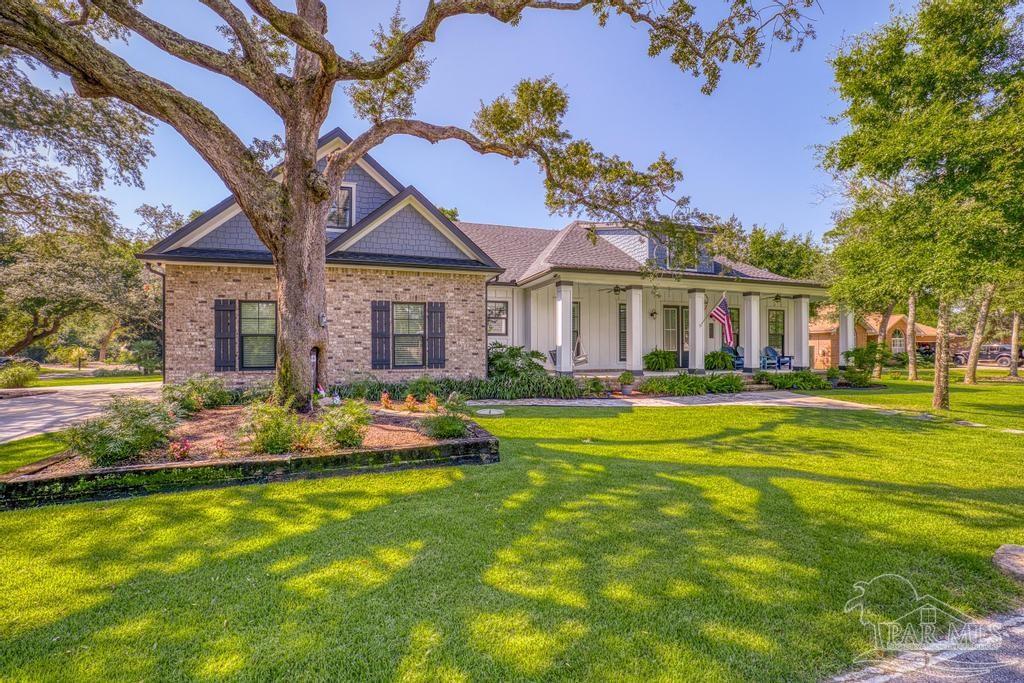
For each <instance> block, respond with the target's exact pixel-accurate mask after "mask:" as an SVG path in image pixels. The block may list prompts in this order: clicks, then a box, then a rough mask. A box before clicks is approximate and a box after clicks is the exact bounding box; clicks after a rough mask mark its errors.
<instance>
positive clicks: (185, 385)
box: [162, 375, 235, 417]
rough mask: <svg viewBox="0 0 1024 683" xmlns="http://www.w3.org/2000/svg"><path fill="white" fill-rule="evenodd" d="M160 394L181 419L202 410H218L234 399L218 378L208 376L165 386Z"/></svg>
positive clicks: (197, 376) (200, 376)
mask: <svg viewBox="0 0 1024 683" xmlns="http://www.w3.org/2000/svg"><path fill="white" fill-rule="evenodd" d="M162 394H163V399H164V401H165V402H166V403H167V404H168V405H170V406H171V409H172V410H174V412H175V413H176V414H177V415H179V416H181V417H189V416H190V415H193V414H195V413H198V412H199V411H200V410H203V409H204V408H219V407H220V406H225V405H228V404H229V403H232V402H234V399H235V395H234V394H232V393H231V392H230V391H228V390H227V388H226V387H225V386H224V382H223V381H221V379H220V378H217V377H210V376H209V375H196V376H194V377H189V378H188V379H187V380H185V381H184V382H180V383H178V384H165V385H164V388H163V390H162Z"/></svg>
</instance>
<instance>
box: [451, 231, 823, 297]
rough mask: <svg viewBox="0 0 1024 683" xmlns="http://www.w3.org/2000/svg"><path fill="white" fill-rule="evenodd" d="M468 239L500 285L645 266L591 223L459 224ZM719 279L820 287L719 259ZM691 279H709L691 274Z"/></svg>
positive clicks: (717, 259)
mask: <svg viewBox="0 0 1024 683" xmlns="http://www.w3.org/2000/svg"><path fill="white" fill-rule="evenodd" d="M457 225H458V226H459V228H461V229H462V231H463V232H464V233H466V235H468V236H469V238H470V239H471V240H473V241H474V242H475V243H476V244H477V245H479V246H480V248H481V249H483V250H484V251H485V252H487V254H488V255H489V256H490V257H491V258H492V259H494V261H495V262H497V264H498V265H499V266H500V267H502V268H504V269H505V273H504V274H503V275H502V276H501V277H500V278H499V280H498V281H499V282H509V283H515V282H521V281H523V280H526V279H529V278H531V277H534V276H536V275H540V274H542V273H545V272H547V271H549V270H556V269H559V268H564V269H568V270H573V269H576V270H596V271H608V272H625V273H633V272H639V271H640V270H641V267H642V264H641V263H640V262H639V261H637V260H636V259H634V258H633V257H631V256H629V255H628V254H627V253H626V252H624V251H622V250H621V249H619V248H618V247H616V246H615V245H614V244H612V243H611V242H610V241H608V240H606V239H604V238H602V237H598V238H597V239H596V241H591V239H590V236H589V235H588V233H587V230H586V224H585V223H581V222H573V223H570V224H569V225H567V226H566V227H564V228H562V229H561V230H546V229H542V228H518V227H514V226H511V225H491V224H488V223H465V222H460V223H457ZM714 260H715V263H716V264H718V267H717V268H716V269H715V270H716V272H715V274H714V276H712V277H716V278H722V277H738V278H742V279H745V280H762V281H766V282H778V283H790V284H815V283H811V282H808V281H805V280H794V279H791V278H787V277H783V276H781V275H777V274H775V273H772V272H770V271H767V270H765V269H763V268H757V267H755V266H752V265H750V264H747V263H740V262H739V261H733V260H730V259H727V258H724V257H715V259H714ZM685 275H686V276H687V277H697V278H699V277H707V275H705V274H702V273H697V272H690V271H686V272H685Z"/></svg>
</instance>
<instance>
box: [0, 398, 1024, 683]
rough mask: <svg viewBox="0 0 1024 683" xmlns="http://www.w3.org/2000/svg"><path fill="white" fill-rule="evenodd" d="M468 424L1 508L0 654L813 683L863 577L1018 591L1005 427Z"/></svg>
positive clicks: (250, 672) (979, 599)
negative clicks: (350, 457) (486, 462)
mask: <svg viewBox="0 0 1024 683" xmlns="http://www.w3.org/2000/svg"><path fill="white" fill-rule="evenodd" d="M1010 396H1011V397H1013V398H1014V399H1015V400H1016V401H1021V400H1024V389H1016V392H1015V393H1014V392H1013V391H1011V394H1010ZM1008 419H1009V418H1008ZM485 425H486V426H487V427H488V428H489V429H491V430H492V431H493V432H495V433H496V434H497V435H498V436H499V437H500V438H501V439H502V462H501V463H500V464H497V465H493V466H486V467H479V466H477V467H466V468H458V469H454V468H452V469H428V470H410V471H404V472H397V473H392V474H385V475H364V476H356V477H349V478H343V479H321V480H313V481H298V482H291V483H285V484H272V485H264V486H246V487H235V488H225V489H215V490H205V491H195V492H190V493H178V494H170V495H157V496H148V497H141V498H136V499H130V500H122V501H114V502H106V503H88V504H77V505H67V506H58V507H49V508H40V509H34V510H21V511H16V512H8V513H2V514H0V536H2V537H3V538H4V539H5V542H4V544H3V546H2V549H0V595H3V596H4V600H3V601H0V671H3V672H4V674H3V675H4V677H5V678H10V679H53V678H56V679H68V680H70V679H91V680H101V679H109V678H121V679H132V680H138V679H152V678H202V679H211V678H244V679H249V680H270V679H283V678H289V679H302V680H304V679H359V680H393V679H402V680H419V679H430V680H434V679H442V680H481V679H483V680H522V679H535V678H545V679H575V680H584V679H601V680H616V681H618V680H727V681H733V680H749V681H766V680H808V681H809V680H816V679H818V678H820V677H822V676H825V675H828V674H831V673H834V672H837V671H840V670H843V669H846V668H848V667H849V666H850V665H851V662H852V661H853V659H854V657H855V656H856V655H858V654H860V653H861V652H862V651H864V650H865V649H867V647H868V645H869V640H868V637H869V634H868V632H867V631H866V630H865V629H864V628H863V626H862V625H861V624H860V623H859V621H858V619H857V618H856V616H855V615H852V614H844V613H843V606H844V605H845V603H846V601H847V600H848V599H849V598H850V597H852V595H853V588H852V586H853V584H854V582H856V581H859V580H865V579H870V578H872V577H874V576H876V575H879V574H882V573H886V572H895V573H899V574H902V575H904V576H906V577H907V578H909V579H911V580H912V581H913V582H914V583H915V584H916V585H917V587H918V589H919V590H920V591H921V592H922V593H931V594H933V595H935V596H936V597H938V598H939V599H942V600H945V601H947V602H949V603H951V604H952V605H954V606H956V607H958V608H960V609H963V610H965V611H967V612H969V613H971V614H983V613H989V612H992V611H997V610H1002V609H1007V608H1009V607H1010V606H1011V605H1012V604H1014V601H1015V600H1017V599H1020V598H1021V597H1022V593H1021V592H1020V591H1019V590H1018V589H1016V588H1015V587H1014V586H1013V585H1012V584H1011V583H1010V582H1009V581H1008V580H1006V579H1004V578H1003V577H1002V576H1001V575H1000V574H998V572H997V571H996V570H995V569H994V568H993V566H992V564H991V555H992V552H993V551H994V549H995V548H996V547H997V546H998V545H1000V544H1001V543H1006V542H1020V539H1021V538H1022V537H1024V509H1022V506H1021V500H1024V481H1022V476H1021V467H1020V457H1019V453H1020V452H1021V450H1022V448H1021V446H1022V443H1024V442H1022V441H1021V438H1020V437H1017V436H1013V435H1010V434H1004V433H1001V432H999V431H997V430H970V429H964V428H961V427H956V426H953V425H949V424H930V423H922V422H918V421H914V420H910V419H907V418H902V417H891V416H883V415H878V414H875V413H872V412H867V411H865V412H859V411H858V412H847V411H823V410H809V409H805V410H799V409H786V408H754V407H749V406H729V407H703V408H687V409H677V408H661V409H659V408H650V409H640V410H624V409H623V410H620V409H594V410H579V409H563V410H559V409H527V408H514V409H511V410H510V411H509V414H508V415H507V416H505V417H502V418H497V419H491V420H488V421H487V422H486V423H485ZM892 609H893V610H896V609H898V606H896V605H894V606H892ZM890 616H898V614H891V615H890Z"/></svg>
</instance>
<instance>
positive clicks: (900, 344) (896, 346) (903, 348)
mask: <svg viewBox="0 0 1024 683" xmlns="http://www.w3.org/2000/svg"><path fill="white" fill-rule="evenodd" d="M892 352H893V353H906V352H907V338H906V337H904V336H903V330H893V331H892Z"/></svg>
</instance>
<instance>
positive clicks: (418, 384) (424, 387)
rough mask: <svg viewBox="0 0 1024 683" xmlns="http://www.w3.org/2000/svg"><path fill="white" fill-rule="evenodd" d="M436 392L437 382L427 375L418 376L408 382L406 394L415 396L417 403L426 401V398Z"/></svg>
mask: <svg viewBox="0 0 1024 683" xmlns="http://www.w3.org/2000/svg"><path fill="white" fill-rule="evenodd" d="M437 390H438V387H437V381H436V380H435V379H433V378H432V377H430V376H429V375H420V376H419V377H418V378H416V379H414V380H413V381H411V382H409V391H408V392H406V393H407V394H412V395H413V396H415V397H416V400H417V401H426V400H427V396H429V395H430V394H436V393H437Z"/></svg>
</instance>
